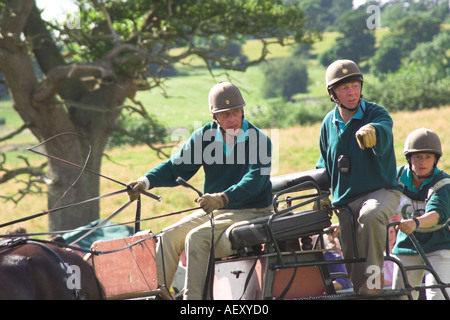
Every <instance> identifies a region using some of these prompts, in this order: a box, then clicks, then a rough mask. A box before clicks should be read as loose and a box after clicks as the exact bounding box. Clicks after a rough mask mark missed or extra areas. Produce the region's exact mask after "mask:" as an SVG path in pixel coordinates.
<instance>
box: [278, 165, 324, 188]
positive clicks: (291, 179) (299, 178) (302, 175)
mask: <svg viewBox="0 0 450 320" xmlns="http://www.w3.org/2000/svg"><path fill="white" fill-rule="evenodd" d="M270 181H271V182H272V193H277V192H280V191H282V190H285V189H287V188H290V187H293V186H295V185H300V184H302V183H304V182H314V183H316V184H317V185H318V187H319V188H320V189H321V190H328V189H329V188H330V186H329V184H330V176H329V175H328V173H327V171H326V170H325V169H314V170H308V171H302V172H296V173H290V174H285V175H281V176H276V177H272V178H271V179H270ZM309 188H310V187H309ZM299 189H300V190H301V189H302V188H301V186H299ZM306 189H308V187H305V190H306Z"/></svg>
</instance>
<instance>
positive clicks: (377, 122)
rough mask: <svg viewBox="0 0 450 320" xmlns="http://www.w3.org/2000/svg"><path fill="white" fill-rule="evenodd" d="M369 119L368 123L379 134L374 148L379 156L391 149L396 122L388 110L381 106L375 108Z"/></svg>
mask: <svg viewBox="0 0 450 320" xmlns="http://www.w3.org/2000/svg"><path fill="white" fill-rule="evenodd" d="M369 121H370V122H369V123H368V124H370V125H372V126H373V127H374V128H375V132H376V135H377V143H376V145H375V147H374V148H373V149H374V152H375V153H376V155H378V156H383V155H384V154H385V153H387V152H389V151H390V150H391V148H392V145H393V139H394V135H393V133H392V127H393V125H394V122H393V121H392V118H391V116H390V115H389V113H388V111H387V110H386V109H384V108H383V107H380V106H376V108H374V112H373V113H372V116H371V118H370V120H369Z"/></svg>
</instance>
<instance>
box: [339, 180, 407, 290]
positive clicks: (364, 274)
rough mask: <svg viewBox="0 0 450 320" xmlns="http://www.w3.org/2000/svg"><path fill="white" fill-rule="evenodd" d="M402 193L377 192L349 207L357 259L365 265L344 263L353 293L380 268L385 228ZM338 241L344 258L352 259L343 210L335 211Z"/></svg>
mask: <svg viewBox="0 0 450 320" xmlns="http://www.w3.org/2000/svg"><path fill="white" fill-rule="evenodd" d="M401 194H402V193H401V192H400V191H397V190H390V189H379V190H376V191H374V192H371V193H369V194H367V195H365V196H363V197H361V198H359V199H357V200H355V201H353V202H350V203H349V204H348V207H349V209H350V210H351V214H352V215H353V217H354V221H355V228H354V234H355V236H356V245H357V247H358V253H359V257H360V258H366V262H361V263H353V264H352V263H349V264H346V267H347V271H348V273H349V276H350V280H351V281H352V283H353V288H354V290H355V292H358V291H359V288H360V287H361V286H362V285H363V283H364V282H365V281H367V279H368V278H371V277H373V276H374V275H376V272H377V271H378V274H381V273H380V272H381V271H382V269H383V261H384V257H383V252H384V251H385V249H386V226H387V224H388V223H389V220H390V219H391V217H392V216H393V215H394V214H395V213H396V211H397V207H398V205H399V202H400V196H401ZM337 216H338V218H339V226H340V241H341V246H342V254H343V256H344V258H346V259H351V258H354V249H353V239H352V226H351V223H350V218H349V214H348V212H347V211H346V210H339V211H338V212H337Z"/></svg>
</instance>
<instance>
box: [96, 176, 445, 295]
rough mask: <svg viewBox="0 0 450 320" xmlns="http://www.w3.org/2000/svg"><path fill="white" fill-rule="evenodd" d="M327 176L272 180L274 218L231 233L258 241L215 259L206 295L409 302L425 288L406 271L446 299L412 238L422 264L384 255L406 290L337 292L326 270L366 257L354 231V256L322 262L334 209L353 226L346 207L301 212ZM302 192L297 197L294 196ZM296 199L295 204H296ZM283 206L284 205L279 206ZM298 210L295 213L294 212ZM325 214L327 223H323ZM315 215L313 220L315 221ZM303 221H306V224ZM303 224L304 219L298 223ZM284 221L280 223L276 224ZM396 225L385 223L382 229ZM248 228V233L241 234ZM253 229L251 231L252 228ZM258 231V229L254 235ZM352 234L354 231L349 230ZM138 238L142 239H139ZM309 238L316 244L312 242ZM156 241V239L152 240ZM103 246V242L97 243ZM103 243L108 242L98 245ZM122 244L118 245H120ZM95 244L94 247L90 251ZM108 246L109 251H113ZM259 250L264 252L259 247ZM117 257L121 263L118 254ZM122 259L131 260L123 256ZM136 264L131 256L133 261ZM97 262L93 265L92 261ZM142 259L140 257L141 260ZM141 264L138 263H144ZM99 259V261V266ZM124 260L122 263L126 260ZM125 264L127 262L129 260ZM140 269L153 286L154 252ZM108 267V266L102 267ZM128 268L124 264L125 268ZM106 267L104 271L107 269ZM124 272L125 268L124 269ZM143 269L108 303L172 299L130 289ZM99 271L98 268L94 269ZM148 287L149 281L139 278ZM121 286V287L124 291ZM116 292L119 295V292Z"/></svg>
mask: <svg viewBox="0 0 450 320" xmlns="http://www.w3.org/2000/svg"><path fill="white" fill-rule="evenodd" d="M325 176H326V173H325V172H323V171H321V170H311V171H306V172H300V173H296V174H291V175H286V176H279V177H275V178H273V180H272V182H273V186H274V197H273V207H274V210H273V214H272V215H270V216H269V217H268V218H267V219H266V220H265V221H256V222H255V223H253V222H252V221H250V222H249V224H248V225H244V226H242V225H240V226H238V227H236V228H235V229H233V230H232V232H231V235H230V240H231V242H232V243H233V241H234V244H236V242H238V243H239V241H240V240H242V239H240V240H239V237H238V236H236V237H235V238H236V239H238V240H237V241H236V239H234V238H233V232H234V233H236V232H235V231H236V230H238V231H239V228H240V229H241V231H242V232H241V233H242V234H245V232H247V233H248V232H249V230H250V233H252V232H253V234H254V235H258V237H259V236H261V235H263V236H262V237H261V239H259V241H258V237H257V236H254V237H252V236H251V237H250V238H249V239H247V238H245V239H244V240H243V241H244V245H243V244H242V241H240V243H239V245H240V247H236V248H235V249H236V255H233V256H230V257H226V258H221V259H215V268H214V285H213V288H212V292H211V294H210V297H211V298H213V299H218V300H219V299H227V300H246V299H250V300H273V299H314V300H317V299H320V300H322V299H331V300H339V299H344V300H348V299H379V298H386V299H391V298H398V297H400V296H406V297H407V298H408V299H412V296H411V292H412V291H413V290H418V289H424V288H425V287H424V286H420V287H413V286H411V285H410V284H409V281H408V277H407V271H408V270H414V269H420V268H422V269H425V270H426V271H428V272H430V273H432V274H433V276H434V277H435V278H436V281H437V282H438V285H436V286H435V287H438V288H439V289H440V290H442V292H443V294H444V297H445V299H447V300H448V299H449V297H448V294H447V292H446V288H448V287H450V284H446V283H443V282H442V281H441V279H440V278H439V276H438V275H437V274H436V272H435V271H434V269H433V267H432V266H431V264H430V262H429V261H428V259H427V257H426V255H425V253H424V252H423V249H422V248H421V246H420V244H419V243H418V242H417V240H415V237H414V235H413V234H412V236H411V239H412V241H413V243H414V244H415V245H416V247H417V250H418V252H419V255H420V256H421V257H422V258H423V260H424V262H425V265H416V266H404V265H403V264H402V263H401V262H400V261H399V260H398V259H396V258H394V257H392V256H390V255H389V253H387V255H386V256H385V259H386V260H391V261H393V262H394V263H396V264H397V265H398V266H399V268H400V270H401V274H402V277H403V279H404V283H405V288H404V289H401V290H393V289H383V290H382V292H381V293H380V294H379V295H374V296H361V295H359V294H356V293H353V292H349V291H340V292H336V291H335V289H334V286H333V284H332V281H333V279H334V278H338V277H345V276H347V275H346V274H335V273H330V272H329V271H328V266H330V265H332V264H348V263H359V262H364V261H365V259H364V258H363V257H360V256H359V254H358V248H357V241H356V236H355V234H354V232H353V241H354V246H353V247H354V257H353V258H347V259H344V258H342V259H339V260H325V259H324V251H326V250H324V249H322V248H323V243H324V240H323V235H324V234H325V233H326V232H327V225H328V226H329V225H330V224H331V213H332V212H333V210H337V209H339V210H346V211H347V212H348V214H349V216H350V220H351V222H352V223H355V221H354V219H353V215H352V214H351V212H350V209H349V208H348V207H341V208H337V207H330V208H326V209H319V210H316V209H313V210H311V209H306V208H305V207H307V206H310V205H312V204H313V203H315V204H316V207H320V200H321V199H322V198H325V197H328V196H329V191H328V190H327V189H325V188H324V180H323V179H325V178H324V177H325ZM298 192H301V193H302V194H300V195H293V194H296V193H298ZM296 201H298V203H296ZM283 203H284V205H285V206H284V207H283V208H280V206H281V205H282V204H283ZM297 209H300V210H297ZM307 215H308V217H307V218H306V220H307V221H309V222H308V223H309V224H306V225H301V226H299V225H294V224H289V220H290V219H293V220H292V221H295V219H299V218H301V219H303V217H306V216H307ZM325 216H328V223H327V221H326V220H327V219H324V217H325ZM315 217H317V219H315ZM306 220H305V221H306ZM302 221H303V220H302ZM281 222H283V223H282V224H281V225H280V223H281ZM393 224H395V223H391V224H388V226H387V230H388V229H389V227H391V226H392V225H393ZM246 228H247V230H246ZM252 228H253V231H252V230H251V229H252ZM256 229H257V231H255V230H256ZM353 230H354V228H353ZM141 237H142V236H141ZM147 237H148V239H146V240H145V241H149V242H151V244H150V245H152V246H154V240H155V237H154V235H152V234H148V235H147ZM312 237H315V238H316V240H315V241H314V242H313V241H312V239H311V238H312ZM156 241H157V240H156ZM245 241H248V243H247V244H245ZM98 245H99V244H98V243H97V244H94V245H93V248H94V249H97V250H98V249H99V248H98ZM101 245H102V244H101ZM103 245H107V244H103ZM122 245H123V243H122ZM321 245H322V247H321ZM94 246H97V247H94ZM113 247H114V245H113V246H112V247H108V248H109V249H111V248H113ZM262 248H263V249H262ZM116 259H122V258H120V257H119V256H118V257H117V258H116ZM127 259H130V257H128V258H127ZM131 259H133V260H134V261H137V258H136V254H135V256H134V257H132V258H131ZM96 260H98V261H96ZM144 260H145V259H144ZM144 260H143V261H144ZM99 261H100V263H99ZM125 261H127V260H126V259H125ZM128 261H129V260H128ZM99 264H102V265H105V263H103V262H102V261H101V256H97V257H95V256H94V267H96V265H97V266H98V265H99ZM145 264H146V266H145V268H149V269H150V270H151V272H150V278H151V279H150V281H151V282H152V283H153V284H156V283H157V276H156V264H155V257H154V251H152V252H151V254H150V256H148V257H147V260H146V262H145ZM106 265H107V266H109V267H111V266H113V265H114V263H112V262H108V263H106ZM130 266H131V264H130V263H128V267H130ZM107 269H108V268H107ZM125 269H126V268H125ZM142 269H143V265H141V266H138V265H137V267H135V271H130V269H129V270H128V271H127V272H126V273H127V275H125V277H126V278H127V279H128V280H127V279H124V281H123V286H124V287H123V288H121V289H120V288H119V289H118V290H119V293H117V291H116V293H114V294H112V295H110V296H109V298H110V299H124V298H125V299H127V298H139V297H149V296H152V297H155V298H157V299H158V298H160V299H172V298H173V297H172V296H171V295H170V294H168V293H167V292H168V291H167V290H166V289H165V288H159V287H157V286H155V285H154V286H148V285H147V286H148V288H147V289H146V290H140V291H139V290H138V291H136V292H131V291H133V288H130V283H131V282H130V281H131V280H130V281H129V279H131V278H130V277H131V275H132V274H133V272H134V274H137V273H138V274H143V271H142ZM97 270H98V268H97ZM108 272H109V271H106V273H105V271H103V275H102V272H99V276H100V278H101V279H100V280H101V281H102V282H103V283H104V285H105V286H106V287H108V285H109V283H110V282H111V281H110V278H111V275H108ZM141 281H144V282H146V283H147V284H148V283H149V279H145V276H144V275H143V280H141ZM113 282H114V283H115V284H118V283H119V282H120V281H119V277H118V276H115V277H114V280H113ZM125 287H126V288H125ZM120 290H122V291H123V292H122V293H120Z"/></svg>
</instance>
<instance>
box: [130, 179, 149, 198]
mask: <svg viewBox="0 0 450 320" xmlns="http://www.w3.org/2000/svg"><path fill="white" fill-rule="evenodd" d="M127 188H128V190H127V193H128V198H130V201H134V200H137V199H138V198H139V195H140V194H141V191H145V190H146V189H147V185H146V184H145V182H144V181H131V182H130V183H128V184H127Z"/></svg>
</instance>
